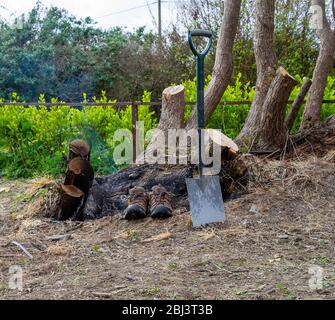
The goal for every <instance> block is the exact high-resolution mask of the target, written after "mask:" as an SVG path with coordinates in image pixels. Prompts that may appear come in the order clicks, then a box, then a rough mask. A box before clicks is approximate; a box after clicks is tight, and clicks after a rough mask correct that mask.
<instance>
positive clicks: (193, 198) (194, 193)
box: [186, 29, 225, 227]
mask: <svg viewBox="0 0 335 320" xmlns="http://www.w3.org/2000/svg"><path fill="white" fill-rule="evenodd" d="M194 36H197V37H205V38H207V44H206V47H205V48H204V49H203V50H202V51H201V52H199V51H198V50H197V49H196V47H195V44H194V42H193V38H192V37H194ZM188 42H189V44H190V47H191V50H192V52H193V54H194V55H195V57H196V62H197V124H198V134H199V149H198V152H199V177H195V178H187V179H186V185H187V192H188V197H189V203H190V208H191V213H192V222H193V226H194V227H199V226H201V225H205V224H208V223H213V222H220V221H224V219H225V216H224V206H223V199H222V192H221V186H220V179H219V177H218V176H207V175H206V176H204V175H203V167H204V163H203V159H202V150H204V135H203V129H204V127H205V111H204V86H205V85H204V80H205V79H204V63H205V57H206V55H207V53H208V51H209V49H210V48H211V45H212V33H211V32H210V31H207V30H200V29H196V30H192V31H189V33H188Z"/></svg>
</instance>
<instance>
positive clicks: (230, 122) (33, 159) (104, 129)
mask: <svg viewBox="0 0 335 320" xmlns="http://www.w3.org/2000/svg"><path fill="white" fill-rule="evenodd" d="M296 78H297V80H298V82H299V84H302V82H303V79H302V78H301V77H299V76H296ZM209 81H210V77H207V79H206V85H208V83H209ZM183 84H184V86H185V89H186V93H185V94H186V101H195V100H196V82H195V80H193V81H185V82H184V83H183ZM299 88H300V86H299V85H298V86H296V88H295V89H294V90H293V92H292V95H291V97H290V99H291V100H293V99H294V98H295V97H296V95H297V94H298V92H299ZM253 96H254V89H253V88H251V85H250V83H246V84H243V83H242V81H241V74H238V76H237V78H236V80H235V85H234V86H231V85H230V86H228V88H227V90H226V92H225V93H224V95H223V97H222V99H221V104H220V105H219V106H218V107H217V109H216V110H215V112H214V114H213V115H212V117H211V119H210V121H209V123H208V127H209V128H217V129H221V130H222V132H224V133H225V134H226V135H228V136H229V137H231V138H234V137H236V136H237V134H238V133H239V132H240V130H241V129H242V127H243V124H244V122H245V119H246V117H247V115H248V112H249V105H242V106H241V105H227V104H225V101H245V100H246V101H251V100H252V99H253ZM324 98H325V99H326V100H333V99H335V77H329V79H328V84H327V88H326V90H325V96H324ZM150 100H151V94H150V92H144V94H143V101H145V102H149V101H150ZM19 101H20V97H18V96H17V95H16V94H13V96H12V102H19ZM93 101H94V102H95V103H96V106H86V107H83V108H82V110H78V109H75V108H71V107H69V106H66V105H61V106H60V105H59V106H54V107H51V108H47V107H45V106H41V107H29V108H25V107H23V106H19V105H17V106H9V105H7V106H4V107H0V175H3V176H5V177H11V178H17V177H32V176H40V175H53V176H55V175H59V174H60V173H63V171H64V169H65V159H66V156H67V152H68V143H69V142H70V141H71V140H72V139H75V138H81V139H85V140H87V141H88V142H89V143H90V144H91V145H92V146H93V148H92V156H91V159H92V165H93V168H94V170H95V172H96V173H97V174H108V173H111V172H113V171H115V170H117V166H116V165H115V164H114V161H113V149H114V148H115V142H114V141H113V135H114V133H115V131H116V130H117V129H119V128H127V129H131V106H127V107H126V108H123V109H122V110H118V111H117V110H115V109H114V108H113V107H108V106H101V105H100V106H99V104H101V103H106V102H112V101H110V100H109V99H108V98H107V96H106V93H105V92H102V95H101V97H100V98H95V97H94V99H93ZM39 102H40V103H42V104H43V103H45V100H44V96H43V95H41V96H40V101H39ZM51 102H52V103H58V101H57V100H56V99H52V101H51ZM84 102H86V96H85V95H84ZM192 109H193V106H188V107H187V108H186V112H185V120H186V119H187V118H188V117H189V115H190V113H191V111H192ZM289 110H290V108H289V107H288V108H287V112H289ZM302 112H303V110H301V111H300V113H299V115H298V117H297V120H296V122H295V124H294V127H293V132H297V131H298V130H299V125H300V121H301V116H302ZM333 114H335V105H334V104H329V105H328V104H325V105H323V108H322V111H321V117H322V119H323V120H324V119H326V118H328V117H329V116H331V115H333ZM139 119H140V120H142V121H144V123H145V130H149V129H151V128H154V127H155V126H156V125H157V118H156V115H155V114H154V112H152V111H151V110H150V108H149V107H148V106H139Z"/></svg>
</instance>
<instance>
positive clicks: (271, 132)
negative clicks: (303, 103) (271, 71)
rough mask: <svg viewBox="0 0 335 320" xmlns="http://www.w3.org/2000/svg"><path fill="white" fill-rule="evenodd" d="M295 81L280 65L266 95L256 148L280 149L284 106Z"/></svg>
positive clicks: (281, 146) (284, 132) (283, 131)
mask: <svg viewBox="0 0 335 320" xmlns="http://www.w3.org/2000/svg"><path fill="white" fill-rule="evenodd" d="M296 84H297V81H296V80H295V79H294V78H293V77H292V76H290V75H289V73H288V72H287V71H286V70H285V69H284V68H283V67H280V68H279V69H278V70H277V72H276V76H275V78H274V79H273V81H272V83H271V85H270V88H269V90H268V93H267V95H266V98H265V101H264V105H263V112H262V117H261V121H260V122H259V123H258V126H259V127H260V128H261V129H262V130H260V135H259V141H257V148H259V149H261V150H267V151H273V152H274V151H276V150H278V149H282V148H283V147H284V145H285V141H286V130H285V127H284V119H285V108H286V104H287V101H288V99H289V97H290V94H291V92H292V90H293V88H294V87H295V85H296Z"/></svg>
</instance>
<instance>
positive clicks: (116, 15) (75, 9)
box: [0, 0, 176, 31]
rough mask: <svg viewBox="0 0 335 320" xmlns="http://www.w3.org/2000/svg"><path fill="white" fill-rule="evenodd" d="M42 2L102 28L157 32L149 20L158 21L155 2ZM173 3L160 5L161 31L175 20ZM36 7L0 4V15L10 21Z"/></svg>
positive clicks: (4, 0)
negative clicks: (89, 20)
mask: <svg viewBox="0 0 335 320" xmlns="http://www.w3.org/2000/svg"><path fill="white" fill-rule="evenodd" d="M41 2H42V4H43V5H45V6H48V7H49V6H51V5H53V6H57V7H62V8H65V9H67V10H68V11H69V12H71V13H72V14H74V15H76V16H78V17H86V16H90V17H92V18H95V20H96V21H97V22H98V25H99V26H101V27H103V28H109V27H113V26H125V27H127V29H128V30H129V31H131V30H132V29H133V28H135V27H139V26H143V25H146V26H148V27H149V28H150V29H154V28H157V27H156V26H155V22H154V20H153V16H152V15H154V18H155V19H156V21H157V11H158V7H157V0H41ZM175 2H176V1H163V3H162V22H163V29H164V28H167V27H168V26H169V24H170V23H171V21H173V20H174V18H175V16H176V5H175ZM35 3H36V0H0V15H1V16H2V17H4V18H5V19H7V20H10V19H11V18H10V14H11V13H14V14H16V15H20V14H22V13H27V12H29V11H30V10H31V9H32V8H33V7H34V5H35ZM148 4H149V7H148ZM150 4H151V5H150ZM138 7H139V8H138ZM149 8H150V10H151V12H152V15H151V13H150V10H149ZM130 9H132V10H130ZM120 11H121V12H120Z"/></svg>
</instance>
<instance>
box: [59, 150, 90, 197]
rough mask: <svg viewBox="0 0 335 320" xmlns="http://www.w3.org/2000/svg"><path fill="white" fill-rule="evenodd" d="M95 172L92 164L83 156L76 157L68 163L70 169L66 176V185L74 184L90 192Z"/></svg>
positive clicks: (85, 191) (86, 192)
mask: <svg viewBox="0 0 335 320" xmlns="http://www.w3.org/2000/svg"><path fill="white" fill-rule="evenodd" d="M93 179H94V172H93V168H92V166H91V164H90V163H89V162H88V161H87V160H85V159H82V158H78V157H77V158H74V159H72V160H71V161H70V162H69V163H68V169H67V172H66V177H65V182H64V184H65V185H74V186H76V187H77V188H79V189H80V190H81V191H83V192H84V193H85V194H88V191H89V188H90V187H91V186H92V183H93Z"/></svg>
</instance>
